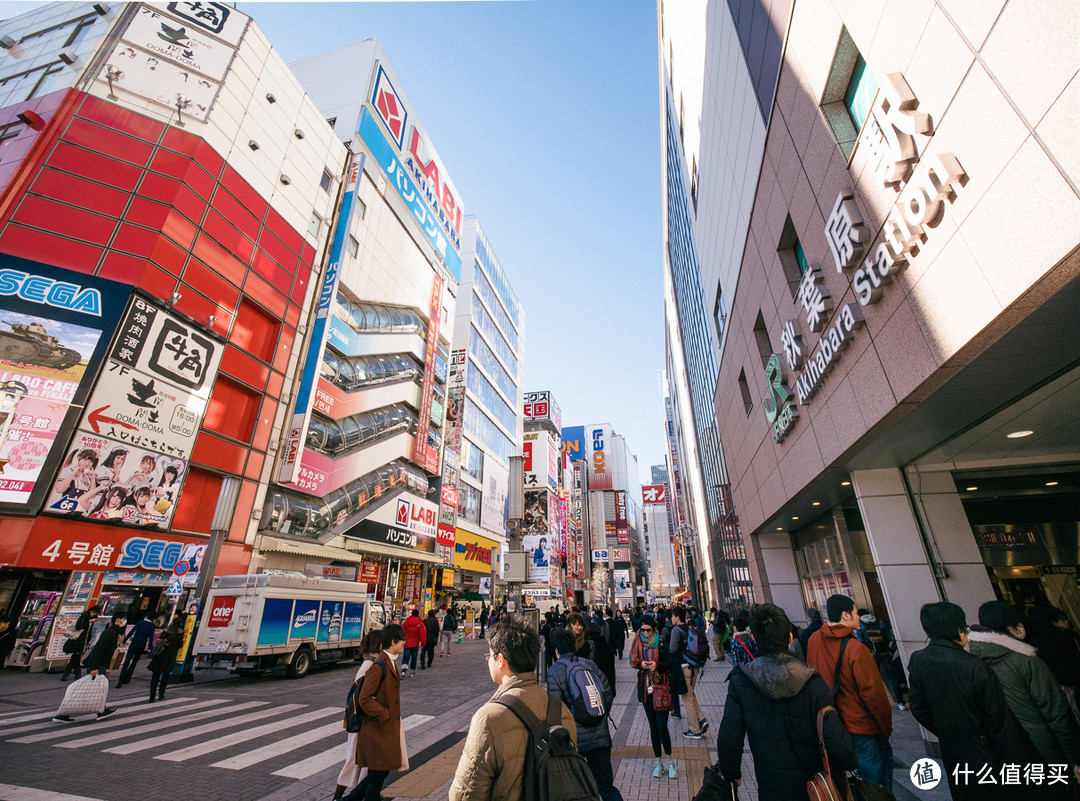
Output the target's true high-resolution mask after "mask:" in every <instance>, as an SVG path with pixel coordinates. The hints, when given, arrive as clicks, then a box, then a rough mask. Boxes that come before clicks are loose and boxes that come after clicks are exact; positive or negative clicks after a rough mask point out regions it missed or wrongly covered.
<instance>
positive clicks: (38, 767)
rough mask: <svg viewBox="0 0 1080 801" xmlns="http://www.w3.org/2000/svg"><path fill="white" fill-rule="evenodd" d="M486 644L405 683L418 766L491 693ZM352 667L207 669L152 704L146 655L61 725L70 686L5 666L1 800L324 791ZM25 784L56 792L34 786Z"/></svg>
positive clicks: (456, 653) (145, 799)
mask: <svg viewBox="0 0 1080 801" xmlns="http://www.w3.org/2000/svg"><path fill="white" fill-rule="evenodd" d="M486 650H487V649H486V643H484V642H483V641H473V642H465V643H463V644H462V645H460V646H457V645H455V646H454V649H453V654H452V655H451V656H447V657H444V658H440V657H439V656H438V655H436V657H435V662H434V664H433V666H432V668H431V669H430V670H425V671H419V672H417V673H416V674H415V676H412V677H410V678H408V679H406V680H405V681H403V682H402V692H401V706H402V718H403V720H404V721H405V725H406V730H407V737H408V738H409V740H410V748H409V751H410V760H411V761H412V763H413V765H414V766H415V765H418V764H422V762H423V761H424V757H425V756H426V754H428V753H430V754H434V753H438V752H439V751H441V750H443V749H444V748H445V747H446V746H447V744H448V743H449V742H453V741H455V740H456V739H460V738H461V737H463V736H464V734H462V733H460V732H459V731H458V730H459V729H461V728H462V727H463V726H467V723H468V718H469V716H470V715H471V714H472V711H474V710H475V709H476V708H477V707H479V705H480V703H482V701H483V700H484V699H485V698H486V697H487V696H489V695H490V694H491V693H492V692H494V690H495V687H494V685H493V684H492V683H491V680H490V678H489V677H488V673H487V669H486V663H485V660H484V658H483V654H484V653H485V652H486ZM356 668H357V664H356V663H352V662H347V663H342V664H339V665H335V666H328V667H325V668H321V669H317V670H313V671H312V672H311V673H310V674H309V675H308V676H307V677H305V678H303V679H299V680H288V679H284V678H273V677H260V678H254V679H246V678H238V677H230V676H229V674H228V673H227V672H226V671H224V670H216V671H202V672H200V673H199V674H198V675H197V680H196V682H195V683H194V684H185V685H177V686H170V687H169V688H168V690H167V691H166V697H165V702H164V703H155V704H147V703H146V699H147V697H148V696H149V677H150V673H149V671H148V670H146V669H145V658H144V660H143V663H142V664H140V666H139V668H138V669H137V670H136V672H135V677H134V679H133V681H132V683H131V684H129V685H126V686H125V687H124V688H122V689H120V690H117V689H115V686H113V687H111V688H110V691H109V692H110V695H109V705H110V706H115V707H116V709H117V712H116V713H115V714H114V715H112V716H110V717H109V718H106V719H102V720H97V719H95V718H94V717H93V716H90V717H87V718H78V719H76V721H75V722H74V723H66V724H65V723H55V722H52V720H51V717H52V715H53V713H54V712H55V710H56V708H57V707H58V705H59V703H60V701H61V699H62V698H63V694H64V689H65V687H66V685H64V684H62V683H61V682H60V678H59V676H58V675H56V674H53V675H49V674H33V675H30V674H26V673H22V672H17V671H10V670H7V671H4V672H3V674H2V675H0V765H3V769H2V770H0V799H3V801H7V800H8V799H10V801H25V799H28V798H33V799H34V801H38V799H40V801H74V798H73V797H83V798H84V799H94V800H95V801H176V800H177V799H198V801H217V799H222V800H223V801H224V799H230V801H257V800H258V799H264V798H266V797H267V796H273V797H275V798H278V797H280V798H295V797H299V796H300V795H301V794H302V795H303V797H304V798H305V799H306V798H312V797H325V798H329V797H330V794H331V792H332V790H333V785H334V781H333V780H334V778H335V777H336V774H337V768H339V767H340V764H341V759H342V757H343V752H344V743H345V733H344V730H343V729H342V728H341V719H342V708H343V705H344V700H345V695H346V693H347V691H348V689H349V686H350V685H351V683H352V680H353V677H354V675H355V673H356ZM113 681H114V682H115V675H114V676H113ZM413 743H415V744H416V746H417V747H416V748H415V749H414V746H413ZM414 754H415V756H414ZM390 781H391V782H392V781H393V777H391V780H390ZM389 783H390V782H388V784H389ZM31 788H32V789H34V790H44V791H50V792H51V793H55V794H58V795H50V794H45V795H34V794H32V791H31ZM326 788H328V789H327V790H326V792H325V794H323V791H324V789H326ZM294 790H295V791H294ZM302 790H303V791H304V792H303V793H301V791H302Z"/></svg>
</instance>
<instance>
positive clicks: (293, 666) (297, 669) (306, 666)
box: [285, 648, 311, 679]
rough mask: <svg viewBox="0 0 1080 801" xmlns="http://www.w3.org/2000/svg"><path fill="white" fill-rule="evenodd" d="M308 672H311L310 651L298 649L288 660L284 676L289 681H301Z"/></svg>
mask: <svg viewBox="0 0 1080 801" xmlns="http://www.w3.org/2000/svg"><path fill="white" fill-rule="evenodd" d="M309 670H311V651H309V650H308V649H307V648H300V649H298V650H297V651H296V652H295V653H294V654H293V655H292V659H290V660H289V666H288V667H287V668H286V669H285V675H286V676H287V677H288V678H290V679H302V678H304V676H306V675H307V674H308V671H309Z"/></svg>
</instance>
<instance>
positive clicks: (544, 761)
mask: <svg viewBox="0 0 1080 801" xmlns="http://www.w3.org/2000/svg"><path fill="white" fill-rule="evenodd" d="M494 703H496V704H499V705H501V706H505V707H506V708H507V709H509V710H510V711H511V712H513V713H514V714H515V715H516V716H517V718H518V720H520V721H521V722H522V723H524V724H525V728H526V729H528V731H529V743H528V749H529V751H528V754H526V756H525V775H524V776H523V777H522V778H523V781H524V793H523V795H522V801H600V789H599V788H598V787H597V785H596V779H594V778H593V775H592V771H591V770H590V769H589V763H588V762H586V761H585V757H583V756H582V755H581V754H579V753H578V750H577V748H575V747H574V741H573V740H571V739H570V732H568V731H567V730H566V727H565V726H563V724H562V708H563V705H562V700H560V698H559V696H557V695H551V694H548V708H547V720H546V721H541V720H539V719H538V718H537V717H536V715H534V714H533V712H532V710H531V709H529V707H528V705H527V704H526V703H525V702H524V701H522V700H521V699H520V698H517V697H515V696H503V697H502V698H499V699H496V700H495V702H494Z"/></svg>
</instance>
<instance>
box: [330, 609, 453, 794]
mask: <svg viewBox="0 0 1080 801" xmlns="http://www.w3.org/2000/svg"><path fill="white" fill-rule="evenodd" d="M431 647H432V653H434V648H435V645H434V643H433V642H432V643H431ZM360 650H361V651H363V652H364V661H363V663H362V664H361V665H360V667H359V668H358V669H357V671H356V677H355V678H354V679H353V682H354V683H355V682H360V684H363V678H364V674H365V673H367V672H368V671H369V670H370V669H371V666H372V665H374V664H375V662H376V660H378V658H379V654H381V653H382V630H381V629H371V630H370V631H369V632H368V633H367V634H365V635H364V639H363V640H361V641H360ZM359 736H360V732H359V731H351V732H349V734H348V738H347V739H348V743H347V744H346V746H345V764H344V765H342V766H341V772H340V773H338V778H337V786H336V787H335V788H334V799H333V801H338V799H340V798H341V797H342V796H343V795H345V791H346V790H352V789H353V788H354V787H356V785H358V784H359V783H360V782H361V780H362V779H363V778H364V777H365V776H366V775H367V768H361V767H358V766H357V764H356V738H357V737H359Z"/></svg>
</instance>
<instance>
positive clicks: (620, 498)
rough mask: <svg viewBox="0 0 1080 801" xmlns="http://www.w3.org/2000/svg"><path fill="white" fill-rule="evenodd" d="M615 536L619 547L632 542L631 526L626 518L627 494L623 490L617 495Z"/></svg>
mask: <svg viewBox="0 0 1080 801" xmlns="http://www.w3.org/2000/svg"><path fill="white" fill-rule="evenodd" d="M615 536H616V539H617V540H618V543H619V545H627V544H629V542H630V525H629V522H628V520H627V516H626V493H625V492H623V491H622V490H619V491H618V492H616V493H615Z"/></svg>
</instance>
